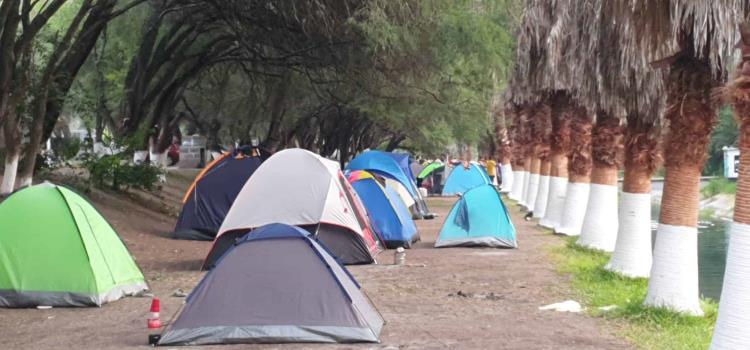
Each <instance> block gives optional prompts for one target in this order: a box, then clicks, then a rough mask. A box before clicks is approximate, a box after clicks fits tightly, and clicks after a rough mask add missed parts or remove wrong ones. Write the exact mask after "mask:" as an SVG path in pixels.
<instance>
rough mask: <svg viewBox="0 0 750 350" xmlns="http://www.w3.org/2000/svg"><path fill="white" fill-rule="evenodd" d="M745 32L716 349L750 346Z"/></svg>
mask: <svg viewBox="0 0 750 350" xmlns="http://www.w3.org/2000/svg"><path fill="white" fill-rule="evenodd" d="M741 33H742V42H741V48H742V53H743V60H742V62H741V63H740V65H739V68H738V69H737V71H738V72H740V74H739V75H738V77H737V78H735V80H734V81H733V82H732V84H731V85H729V87H728V89H727V91H728V92H730V94H731V95H733V96H732V97H733V100H734V109H735V113H736V115H737V118H738V119H739V122H740V135H739V148H740V168H739V177H738V179H737V197H736V199H735V205H734V220H733V222H732V226H731V229H730V230H731V231H730V235H729V248H728V250H729V251H728V253H727V265H726V270H725V272H724V286H723V288H722V291H721V302H720V303H719V316H718V318H717V320H716V327H715V328H714V336H713V339H712V341H711V349H712V350H725V349H727V350H728V349H750V332H748V329H750V316H749V315H750V278H748V276H750V263H748V262H750V166H748V165H750V98H748V96H750V95H748V91H750V57H747V54H746V52H748V51H749V50H750V28H749V27H748V24H747V23H745V24H744V25H743V26H742V28H741Z"/></svg>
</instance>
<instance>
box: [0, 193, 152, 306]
mask: <svg viewBox="0 0 750 350" xmlns="http://www.w3.org/2000/svg"><path fill="white" fill-rule="evenodd" d="M146 289H148V286H147V285H146V282H145V280H144V278H143V274H142V273H141V271H140V270H139V269H138V266H137V265H136V264H135V262H134V261H133V259H132V258H131V256H130V253H129V252H128V250H127V248H126V247H125V244H124V243H123V242H122V241H121V240H120V237H119V236H118V235H117V233H116V232H115V230H114V229H113V228H112V226H110V225H109V223H108V222H107V221H106V220H105V219H104V218H103V217H102V216H101V214H99V212H97V211H96V209H95V208H94V207H93V206H92V205H91V204H90V203H89V202H88V201H86V200H85V199H83V198H82V197H81V196H80V195H78V194H76V193H75V192H73V191H71V190H69V189H67V188H65V187H61V186H56V185H52V184H41V185H37V186H33V187H29V188H27V189H24V190H21V191H19V192H16V193H15V194H13V195H12V196H10V197H8V198H7V199H6V200H5V201H4V202H2V203H0V307H35V306H39V305H48V306H94V305H96V306H101V305H102V304H104V303H107V302H111V301H114V300H117V299H120V298H121V297H123V296H125V295H133V294H136V293H138V292H141V291H143V290H146Z"/></svg>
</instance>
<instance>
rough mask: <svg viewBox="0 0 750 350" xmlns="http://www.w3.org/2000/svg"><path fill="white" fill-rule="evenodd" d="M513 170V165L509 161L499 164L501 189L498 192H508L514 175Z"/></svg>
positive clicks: (511, 186)
mask: <svg viewBox="0 0 750 350" xmlns="http://www.w3.org/2000/svg"><path fill="white" fill-rule="evenodd" d="M515 173H516V172H515V171H513V167H512V166H511V164H510V163H508V164H503V165H501V166H500V179H501V182H502V183H501V185H502V187H501V189H500V192H502V193H508V192H510V191H511V189H512V188H513V178H514V175H515Z"/></svg>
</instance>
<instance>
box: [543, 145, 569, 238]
mask: <svg viewBox="0 0 750 350" xmlns="http://www.w3.org/2000/svg"><path fill="white" fill-rule="evenodd" d="M550 165H551V167H550V178H549V190H548V193H547V207H546V208H545V212H544V218H542V219H541V220H539V225H541V226H542V227H546V228H550V229H554V228H555V227H556V226H559V225H560V220H561V218H562V211H563V207H564V205H565V191H566V189H567V188H568V157H567V156H566V155H565V154H563V153H557V154H554V155H552V160H551V164H550Z"/></svg>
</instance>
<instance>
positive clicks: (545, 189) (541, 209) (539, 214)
mask: <svg viewBox="0 0 750 350" xmlns="http://www.w3.org/2000/svg"><path fill="white" fill-rule="evenodd" d="M549 179H550V177H549V176H547V175H540V176H539V190H538V191H537V194H536V200H535V201H534V218H537V219H541V218H543V217H544V215H545V213H546V212H547V198H548V197H549V181H550V180H549Z"/></svg>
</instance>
